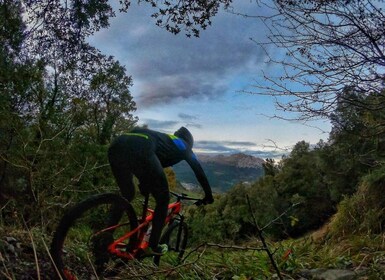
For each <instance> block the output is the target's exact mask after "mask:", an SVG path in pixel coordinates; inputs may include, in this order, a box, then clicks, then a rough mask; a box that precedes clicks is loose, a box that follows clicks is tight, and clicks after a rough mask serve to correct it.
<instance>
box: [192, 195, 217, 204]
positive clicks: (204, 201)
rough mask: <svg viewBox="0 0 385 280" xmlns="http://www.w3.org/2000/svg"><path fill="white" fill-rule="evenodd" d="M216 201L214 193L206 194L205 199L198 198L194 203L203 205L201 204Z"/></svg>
mask: <svg viewBox="0 0 385 280" xmlns="http://www.w3.org/2000/svg"><path fill="white" fill-rule="evenodd" d="M213 202H214V198H213V196H212V195H206V196H205V197H204V198H203V199H200V200H198V201H197V202H195V203H194V204H195V205H196V206H201V205H206V204H211V203H213Z"/></svg>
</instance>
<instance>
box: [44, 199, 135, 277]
mask: <svg viewBox="0 0 385 280" xmlns="http://www.w3.org/2000/svg"><path fill="white" fill-rule="evenodd" d="M137 226H138V220H137V217H136V214H135V211H134V209H133V208H132V206H131V204H130V203H129V202H128V201H127V200H125V199H124V198H122V197H121V196H119V195H117V194H112V193H106V194H99V195H95V196H92V197H90V198H88V199H86V200H83V201H82V202H80V203H78V204H76V205H75V206H74V207H72V208H71V209H70V210H69V211H67V213H66V214H65V215H64V216H63V218H62V219H61V220H60V222H59V225H58V227H57V229H56V232H55V233H54V236H53V240H52V244H51V255H52V259H53V263H54V268H55V271H56V273H57V274H58V275H60V276H61V278H63V279H98V278H99V276H103V275H105V273H109V271H113V269H114V267H115V265H116V264H115V262H114V260H113V258H112V256H111V254H110V253H109V252H108V246H109V245H110V244H111V243H112V242H113V241H114V240H115V239H116V238H117V237H121V236H123V235H124V234H125V233H127V232H130V231H131V230H133V229H135V228H136V227H137ZM137 238H138V236H137V234H134V235H132V236H131V237H130V238H129V239H127V240H125V241H124V243H122V244H120V245H121V246H122V250H127V251H129V250H130V248H134V247H135V246H136V242H137Z"/></svg>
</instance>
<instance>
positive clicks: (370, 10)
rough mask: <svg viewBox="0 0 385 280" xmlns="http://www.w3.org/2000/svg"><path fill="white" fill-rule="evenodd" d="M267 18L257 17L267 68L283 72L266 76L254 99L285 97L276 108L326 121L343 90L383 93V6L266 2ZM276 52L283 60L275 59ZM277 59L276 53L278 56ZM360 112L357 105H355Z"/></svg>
mask: <svg viewBox="0 0 385 280" xmlns="http://www.w3.org/2000/svg"><path fill="white" fill-rule="evenodd" d="M264 3H265V5H266V7H268V9H269V11H270V15H268V16H264V15H260V16H258V17H259V19H261V20H262V22H263V23H264V24H265V26H266V28H267V29H268V31H269V36H268V41H267V42H258V43H259V44H260V46H262V47H263V48H264V49H265V50H266V53H267V55H268V57H269V63H272V64H276V65H277V66H278V67H280V68H281V69H282V71H281V73H280V75H279V76H278V77H273V76H267V75H265V79H266V80H267V81H268V85H267V86H265V85H261V84H259V85H256V87H257V91H258V93H261V94H267V95H272V96H286V97H287V96H288V97H289V98H285V99H283V100H284V101H282V102H278V106H279V107H280V108H281V109H282V110H285V111H290V112H296V113H300V116H299V118H300V119H304V120H308V119H310V118H319V117H329V116H330V114H331V113H332V112H333V110H334V109H335V108H336V106H337V102H338V99H340V98H341V97H342V98H346V96H345V95H344V91H345V88H346V87H349V88H354V89H355V90H356V91H357V92H360V93H361V94H363V95H364V96H367V95H371V94H382V93H383V92H382V89H383V88H384V83H383V82H384V79H385V76H384V66H385V50H384V45H385V33H384V32H383V30H384V29H385V28H384V22H385V13H384V11H383V2H382V1H380V0H378V1H369V0H350V1H343V0H329V1H312V0H310V1H308V0H294V1H291V0H290V1H289V0H276V1H274V2H273V4H271V2H270V1H264ZM276 48H279V49H281V50H284V51H285V52H286V56H285V57H283V58H281V59H280V58H275V57H274V56H273V54H272V53H273V52H275V50H276ZM278 53H280V52H278ZM356 105H357V106H359V105H360V104H356Z"/></svg>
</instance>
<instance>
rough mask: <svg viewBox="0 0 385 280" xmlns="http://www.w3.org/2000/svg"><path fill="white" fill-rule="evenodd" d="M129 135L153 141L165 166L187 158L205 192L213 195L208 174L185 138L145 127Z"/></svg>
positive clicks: (154, 147) (157, 154)
mask: <svg viewBox="0 0 385 280" xmlns="http://www.w3.org/2000/svg"><path fill="white" fill-rule="evenodd" d="M127 135H130V136H133V137H135V136H136V137H141V138H145V139H147V140H149V141H150V142H151V143H152V145H151V146H152V147H151V149H153V151H154V152H155V154H156V156H157V158H158V159H159V161H160V163H161V164H162V167H164V168H165V167H169V166H172V165H175V164H177V163H179V162H180V161H182V160H185V161H186V162H187V163H188V164H189V166H190V167H191V169H192V170H193V172H194V174H195V176H196V178H197V180H198V182H199V184H200V185H201V187H202V188H203V191H204V192H205V194H206V195H211V188H210V185H209V182H208V180H207V177H206V174H205V173H204V171H203V169H202V166H201V164H200V163H199V161H198V159H197V157H196V155H195V154H194V152H193V151H192V149H191V148H190V147H188V145H187V143H186V142H185V141H184V140H183V139H181V138H178V137H176V136H174V135H172V134H166V133H161V132H158V131H154V130H150V129H144V128H136V129H134V130H132V131H131V132H130V133H128V134H127Z"/></svg>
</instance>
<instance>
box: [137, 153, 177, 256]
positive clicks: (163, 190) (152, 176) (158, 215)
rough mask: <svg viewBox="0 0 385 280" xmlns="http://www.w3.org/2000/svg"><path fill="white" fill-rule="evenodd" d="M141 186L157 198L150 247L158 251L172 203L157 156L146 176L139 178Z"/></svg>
mask: <svg viewBox="0 0 385 280" xmlns="http://www.w3.org/2000/svg"><path fill="white" fill-rule="evenodd" d="M139 180H140V184H141V185H142V187H143V188H145V189H147V190H148V191H149V192H150V193H151V194H152V195H153V196H154V198H155V202H156V206H155V211H154V218H153V221H152V232H151V236H150V241H149V243H150V244H149V245H150V247H151V248H152V249H154V250H156V249H157V247H158V243H159V239H160V235H161V233H162V228H163V225H164V221H165V219H166V216H167V207H168V203H169V201H170V194H169V190H168V183H167V178H166V175H165V173H164V171H163V167H162V165H161V163H160V161H159V159H158V158H157V156H156V155H155V154H153V155H152V156H150V157H149V160H148V163H147V166H146V176H143V177H141V178H139Z"/></svg>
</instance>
